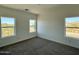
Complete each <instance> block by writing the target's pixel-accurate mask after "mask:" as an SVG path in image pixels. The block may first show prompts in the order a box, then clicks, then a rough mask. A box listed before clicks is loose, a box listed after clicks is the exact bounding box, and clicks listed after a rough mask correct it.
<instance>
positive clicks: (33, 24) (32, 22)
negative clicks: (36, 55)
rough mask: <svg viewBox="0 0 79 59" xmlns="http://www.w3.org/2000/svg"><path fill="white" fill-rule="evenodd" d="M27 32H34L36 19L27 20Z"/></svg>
mask: <svg viewBox="0 0 79 59" xmlns="http://www.w3.org/2000/svg"><path fill="white" fill-rule="evenodd" d="M29 26H30V27H29V32H36V20H33V19H31V20H29Z"/></svg>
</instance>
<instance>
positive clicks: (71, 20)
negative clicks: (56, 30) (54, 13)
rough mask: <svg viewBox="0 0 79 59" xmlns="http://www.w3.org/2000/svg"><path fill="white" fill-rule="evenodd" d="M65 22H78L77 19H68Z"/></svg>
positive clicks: (78, 19)
mask: <svg viewBox="0 0 79 59" xmlns="http://www.w3.org/2000/svg"><path fill="white" fill-rule="evenodd" d="M65 21H66V22H79V17H69V18H65Z"/></svg>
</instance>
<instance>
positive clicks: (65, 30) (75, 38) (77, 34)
mask: <svg viewBox="0 0 79 59" xmlns="http://www.w3.org/2000/svg"><path fill="white" fill-rule="evenodd" d="M75 17H79V16H73V17H65V36H66V37H69V38H75V39H79V38H77V37H74V36H68V35H67V34H66V32H67V30H66V28H79V27H73V26H68V27H66V18H75ZM71 33H73V32H71ZM77 35H78V34H77Z"/></svg>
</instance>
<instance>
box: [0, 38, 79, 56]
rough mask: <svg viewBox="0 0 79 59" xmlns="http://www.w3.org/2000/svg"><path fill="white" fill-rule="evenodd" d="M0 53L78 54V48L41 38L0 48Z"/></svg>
mask: <svg viewBox="0 0 79 59" xmlns="http://www.w3.org/2000/svg"><path fill="white" fill-rule="evenodd" d="M0 54H1V55H79V49H76V48H73V47H70V46H66V45H63V44H59V43H56V42H52V41H49V40H45V39H41V38H32V39H29V40H26V41H23V42H20V43H17V44H13V45H10V46H6V47H2V48H0Z"/></svg>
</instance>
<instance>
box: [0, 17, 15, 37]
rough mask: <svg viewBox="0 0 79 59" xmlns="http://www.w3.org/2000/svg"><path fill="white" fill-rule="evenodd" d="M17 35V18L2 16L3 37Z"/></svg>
mask: <svg viewBox="0 0 79 59" xmlns="http://www.w3.org/2000/svg"><path fill="white" fill-rule="evenodd" d="M14 35H15V18H12V17H1V37H2V38H3V37H9V36H14Z"/></svg>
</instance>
